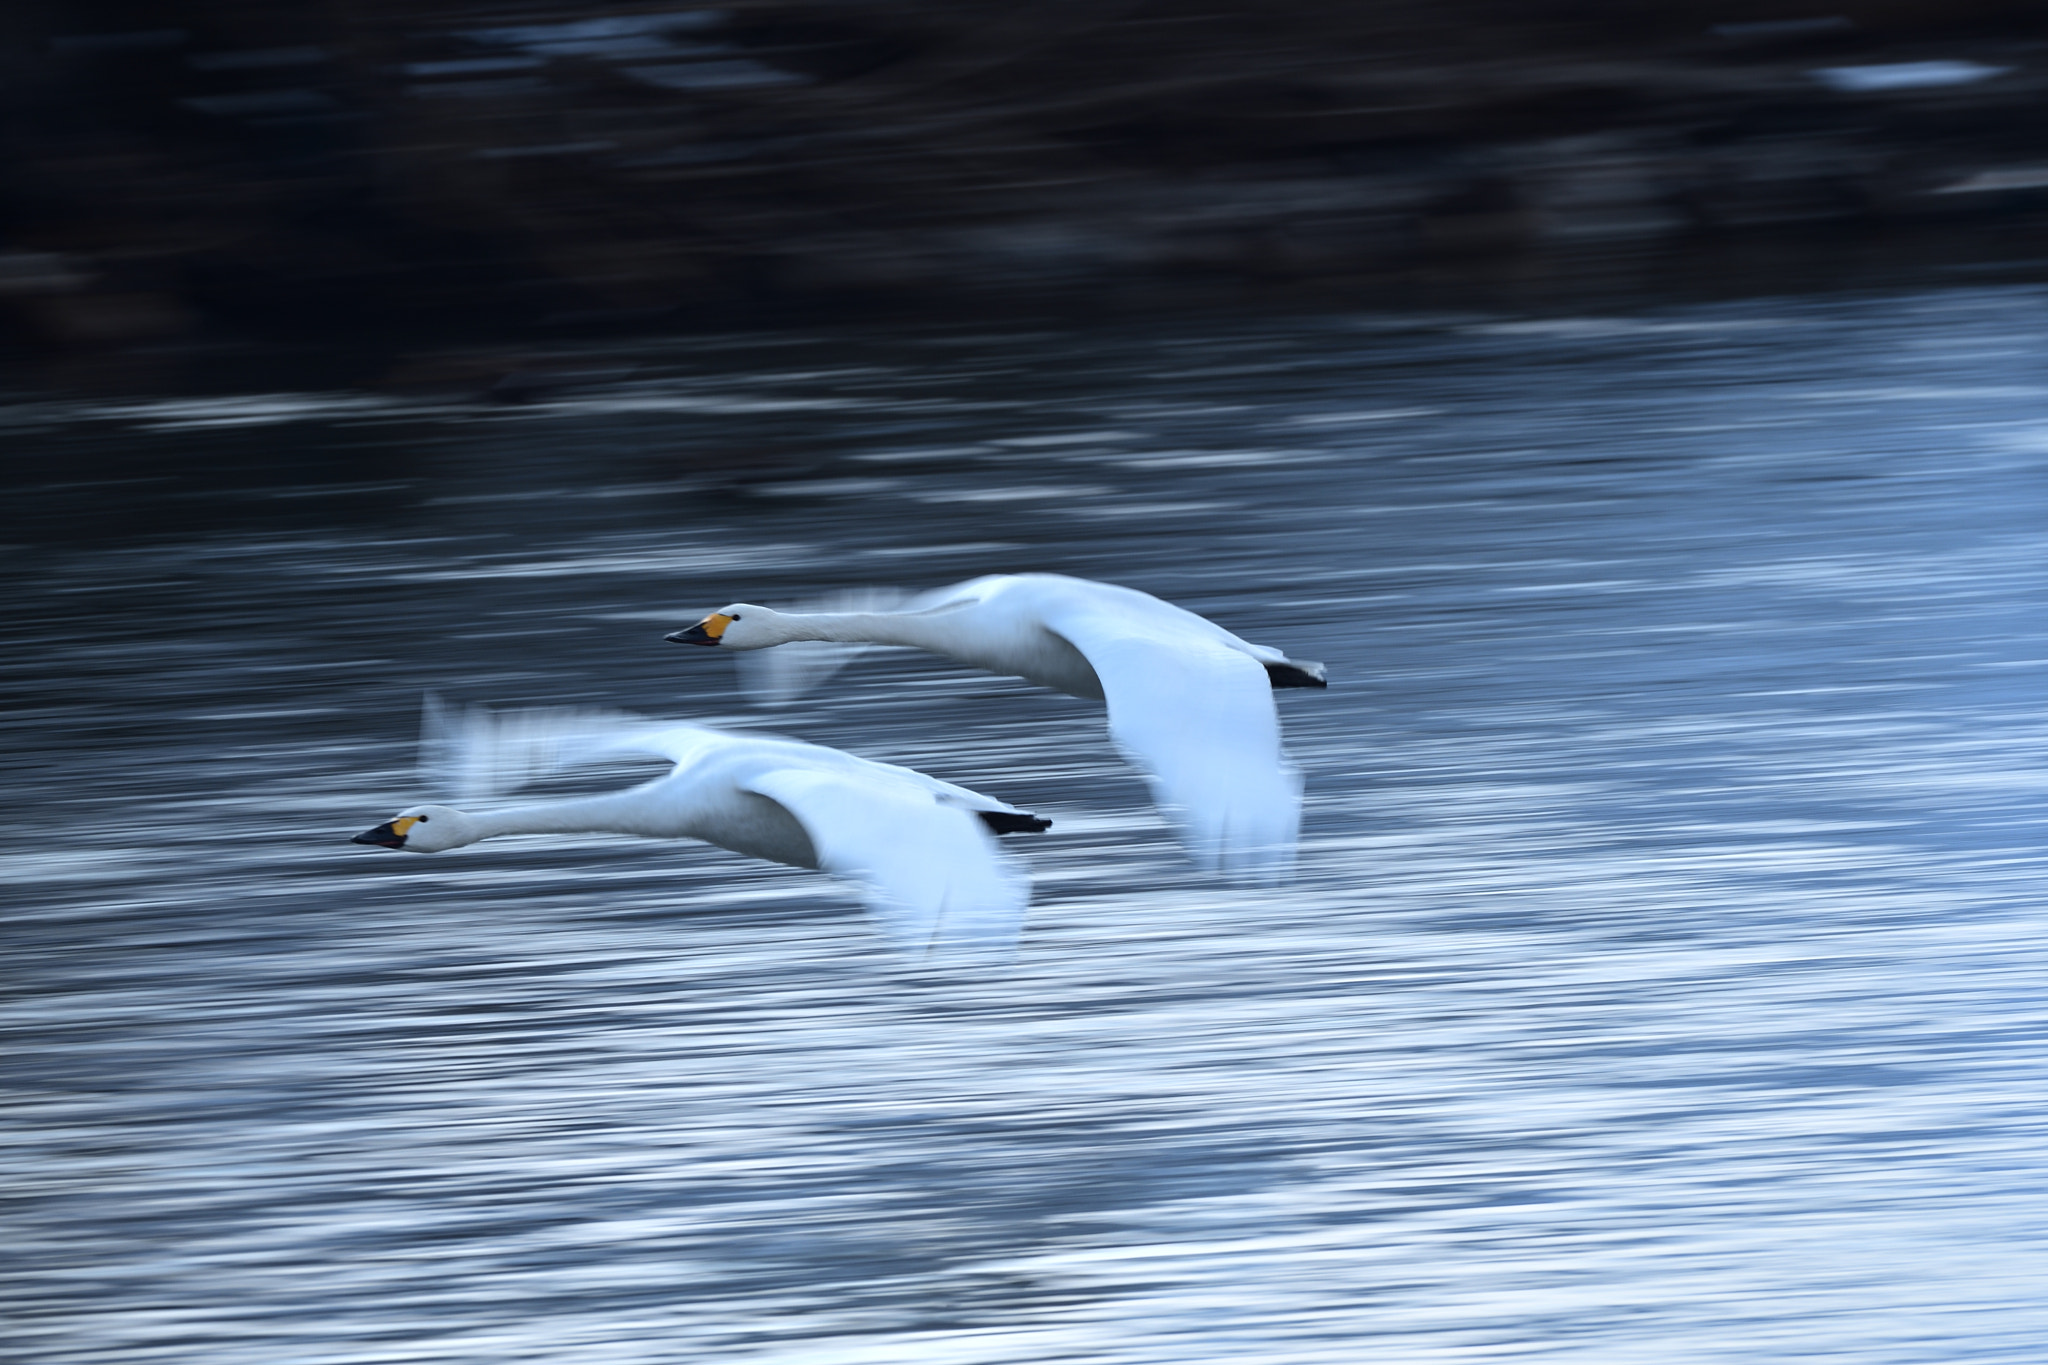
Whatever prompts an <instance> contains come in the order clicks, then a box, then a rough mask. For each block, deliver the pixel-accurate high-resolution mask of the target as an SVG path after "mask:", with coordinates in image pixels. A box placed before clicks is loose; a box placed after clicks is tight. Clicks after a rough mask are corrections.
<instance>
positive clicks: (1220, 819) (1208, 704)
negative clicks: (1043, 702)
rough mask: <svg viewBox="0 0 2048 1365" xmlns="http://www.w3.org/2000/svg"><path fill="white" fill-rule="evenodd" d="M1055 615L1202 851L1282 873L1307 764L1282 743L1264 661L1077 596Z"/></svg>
mask: <svg viewBox="0 0 2048 1365" xmlns="http://www.w3.org/2000/svg"><path fill="white" fill-rule="evenodd" d="M1046 626H1047V628H1048V629H1050V630H1052V631H1053V632H1054V633H1056V634H1058V635H1060V636H1062V637H1064V638H1065V639H1066V640H1067V642H1068V643H1070V644H1072V645H1073V646H1074V648H1076V649H1078V650H1080V651H1081V653H1082V654H1084V655H1086V656H1087V659H1088V662H1089V664H1090V665H1091V666H1093V668H1094V669H1095V673H1096V676H1097V677H1098V678H1100V679H1101V680H1102V691H1103V696H1104V699H1105V700H1106V701H1107V702H1108V703H1109V732H1110V736H1111V737H1112V738H1113V739H1114V740H1115V741H1116V744H1117V747H1118V748H1120V749H1121V750H1123V752H1124V755H1125V756H1126V757H1127V758H1129V759H1130V761H1131V762H1132V763H1133V764H1134V765H1136V766H1137V767H1138V768H1140V769H1142V770H1143V771H1144V773H1145V774H1146V776H1147V778H1148V779H1149V780H1150V782H1151V784H1152V790H1153V794H1154V796H1155V797H1156V798H1157V800H1158V802H1159V805H1160V807H1161V808H1162V809H1163V810H1164V811H1165V812H1166V814H1167V816H1168V818H1169V819H1171V820H1172V821H1173V822H1174V823H1175V825H1176V826H1177V827H1178V829H1179V832H1180V835H1181V839H1182V842H1183V843H1184V844H1185V845H1186V846H1187V849H1188V851H1189V853H1190V854H1191V855H1193V857H1194V859H1195V861H1196V862H1197V863H1198V864H1200V865H1201V866H1203V867H1205V868H1217V867H1220V868H1222V870H1224V871H1226V872H1230V873H1234V874H1238V875H1243V876H1248V877H1251V878H1253V879H1255V880H1274V879H1277V878H1279V877H1282V876H1285V875H1286V873H1287V872H1288V871H1289V870H1290V869H1291V868H1292V866H1293V863H1294V845H1295V839H1296V837H1297V835H1298V833H1299V830H1300V826H1301V773H1300V771H1299V770H1298V769H1297V768H1295V766H1294V765H1293V764H1292V763H1291V762H1289V761H1288V758H1287V755H1286V753H1285V752H1284V751H1283V750H1282V748H1281V746H1280V718H1279V715H1278V714H1277V713H1276V711H1275V709H1274V706H1273V692H1272V686H1271V684H1270V683H1269V682H1268V680H1267V677H1266V669H1265V666H1264V665H1263V664H1262V663H1261V662H1260V661H1259V660H1258V659H1256V658H1254V657H1252V656H1251V655H1249V654H1246V653H1244V652H1243V651H1241V650H1239V649H1236V648H1233V647H1232V646H1231V645H1230V644H1227V643H1225V642H1224V641H1222V640H1219V639H1216V638H1214V637H1213V636H1211V635H1209V634H1207V633H1206V632H1196V631H1188V630H1183V629H1179V628H1177V623H1176V622H1173V621H1171V620H1161V619H1157V618H1155V617H1152V616H1148V615H1144V614H1138V613H1123V612H1108V611H1101V610H1090V609H1088V608H1086V607H1085V606H1083V607H1077V608H1072V609H1068V610H1065V611H1061V610H1058V609H1055V610H1054V611H1052V612H1050V613H1048V617H1047V620H1046Z"/></svg>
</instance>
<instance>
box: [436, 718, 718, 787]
mask: <svg viewBox="0 0 2048 1365" xmlns="http://www.w3.org/2000/svg"><path fill="white" fill-rule="evenodd" d="M705 733H706V732H704V731H702V730H700V729H698V728H697V727H695V726H686V725H685V726H673V725H672V726H662V725H658V724H655V723H653V722H650V721H648V720H647V719H646V718H645V717H643V716H636V715H634V714H632V713H631V712H628V711H605V710H597V709H588V708H580V707H572V706H544V707H532V708H527V709H522V710H515V711H493V710H491V709H490V708H489V707H487V706H468V707H464V708H462V709H461V710H457V709H455V708H454V707H451V706H448V705H446V704H444V703H443V702H442V701H441V699H440V698H439V697H436V696H435V695H434V694H433V693H431V692H430V693H428V694H427V698H426V704H425V707H424V710H423V712H422V714H421V717H420V775H421V777H422V778H423V779H424V780H425V782H426V784H427V785H428V786H429V787H430V788H431V789H433V790H435V791H437V792H440V793H442V794H443V795H445V796H446V797H447V798H448V799H450V800H453V801H457V802H474V801H487V800H489V799H491V798H492V797H495V796H500V795H503V794H504V793H506V792H510V791H516V790H518V789H519V788H520V787H523V786H526V785H527V784H529V783H532V782H536V781H539V780H540V779H541V778H544V777H547V776H549V775H551V774H554V773H558V772H561V771H562V770H564V769H566V768H571V767H575V766H578V765H580V764H586V763H598V762H603V761H604V760H606V759H616V758H622V757H625V756H628V755H632V754H646V755H651V756H654V757H659V758H667V759H670V760H671V761H674V762H681V761H682V760H683V759H684V757H686V756H687V753H688V751H689V748H690V747H691V746H690V740H691V739H692V738H695V737H698V736H701V735H703V734H705Z"/></svg>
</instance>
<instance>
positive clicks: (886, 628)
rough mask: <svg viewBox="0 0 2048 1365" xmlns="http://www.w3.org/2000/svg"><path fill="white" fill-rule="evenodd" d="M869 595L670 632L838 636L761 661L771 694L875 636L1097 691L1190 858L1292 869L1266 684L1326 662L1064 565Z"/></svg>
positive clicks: (769, 641) (1316, 675)
mask: <svg viewBox="0 0 2048 1365" xmlns="http://www.w3.org/2000/svg"><path fill="white" fill-rule="evenodd" d="M868 605H869V606H870V609H868V610H855V611H829V612H804V613H796V612H778V611H772V610H770V609H769V608H767V607H760V606H755V605H753V604H751V603H746V602H741V603H736V604H735V605H733V606H729V607H726V608H724V609H723V610H721V611H717V612H713V613H712V614H711V615H710V616H707V617H705V618H704V619H703V620H702V621H699V622H698V623H697V624H696V625H694V626H691V627H689V628H688V629H686V630H679V631H676V632H674V633H673V634H671V635H669V636H667V637H666V638H668V639H669V640H672V641H674V642H676V643H677V644H691V645H716V646H719V647H721V648H725V649H734V650H756V649H767V648H769V647H771V646H774V645H782V644H787V643H790V642H793V641H832V642H836V643H837V644H838V645H839V646H840V648H838V649H836V650H835V649H833V648H832V647H830V646H817V645H806V646H799V647H798V650H799V651H801V650H809V651H811V654H810V655H809V656H808V657H805V656H801V655H800V656H799V660H793V661H792V665H791V667H789V668H787V669H785V670H782V671H781V672H780V673H776V672H769V671H767V670H764V671H763V677H764V682H765V686H764V688H763V689H762V690H764V691H766V692H767V693H769V694H770V695H771V697H779V698H781V699H787V698H788V697H790V696H792V695H794V694H796V693H797V692H799V691H801V690H802V688H803V687H804V686H806V685H809V684H814V683H815V682H816V681H818V680H820V678H822V676H824V675H826V674H829V673H830V672H831V671H832V669H834V668H835V667H836V666H837V664H838V663H839V662H840V661H841V660H842V659H843V658H844V657H845V655H846V654H847V653H848V652H850V651H849V650H848V649H847V648H845V647H846V646H855V647H857V646H860V645H867V644H883V645H908V646H910V647H911V648H914V649H924V650H929V651H931V652H932V653H934V654H943V655H945V656H946V657H948V658H951V659H956V660H958V661H959V662H961V663H964V664H968V665H971V666H973V667H975V668H982V669H987V670H988V671H989V672H991V673H1005V674H1012V675H1015V676H1017V677H1021V678H1025V679H1028V680H1029V681H1031V682H1035V683H1040V684H1042V685H1044V686H1046V687H1050V688H1053V689H1054V690H1056V691H1060V692H1066V693H1070V694H1071V695H1073V696H1076V697H1084V698H1087V699H1089V700H1091V701H1107V702H1108V704H1109V730H1110V735H1111V737H1112V738H1114V739H1115V741H1116V743H1117V746H1118V748H1120V749H1121V750H1122V751H1123V753H1124V756H1125V757H1126V758H1128V759H1129V760H1130V761H1131V762H1132V764H1134V765H1135V766H1136V767H1138V768H1139V769H1141V770H1142V771H1143V772H1144V773H1145V774H1146V776H1147V778H1148V779H1149V780H1150V782H1151V785H1152V791H1153V796H1154V797H1155V799H1156V800H1157V801H1158V804H1159V805H1160V807H1161V808H1162V809H1163V810H1164V812H1165V813H1166V815H1167V816H1168V818H1169V819H1170V820H1172V821H1173V822H1174V824H1175V825H1176V827H1177V829H1178V832H1179V834H1180V836H1181V842H1182V843H1183V845H1185V846H1186V848H1187V850H1188V852H1189V853H1190V854H1191V855H1192V856H1193V857H1194V859H1195V861H1196V862H1197V863H1198V864H1200V865H1201V866H1203V867H1204V868H1216V867H1218V866H1220V867H1222V868H1223V869H1224V870H1225V871H1227V872H1233V873H1238V874H1242V875H1249V876H1251V877H1254V878H1261V879H1270V878H1272V877H1275V876H1277V875H1280V874H1282V873H1284V872H1285V871H1286V870H1287V869H1288V868H1289V867H1290V866H1291V864H1292V862H1293V859H1294V844H1295V839H1296V836H1297V833H1298V830H1299V828H1300V824H1301V776H1300V773H1299V772H1298V771H1297V770H1296V768H1295V767H1294V765H1293V764H1292V763H1290V762H1289V761H1288V759H1287V755H1286V754H1285V753H1284V752H1283V751H1282V749H1281V747H1280V719H1279V716H1278V714H1277V713H1276V712H1275V709H1274V706H1273V696H1272V693H1273V689H1275V688H1280V687H1324V686H1327V682H1326V679H1325V676H1324V671H1323V666H1322V665H1321V664H1318V663H1307V662H1302V661H1299V660H1294V659H1289V658H1288V657H1287V656H1286V655H1284V654H1282V653H1280V652H1279V651H1278V650H1275V649H1268V648H1266V647H1264V646H1263V645H1254V644H1249V643H1247V642H1246V641H1243V640H1240V639H1238V638H1237V637H1236V636H1235V635H1232V634H1231V633H1230V632H1229V631H1227V630H1225V629H1223V628H1222V627H1221V626H1218V625H1216V624H1215V623H1214V622H1211V621H1207V620H1204V619H1203V618H1202V617H1200V616H1197V615H1195V614H1194V613H1193V612H1191V611H1184V610H1182V609H1181V608H1179V607H1176V606H1174V605H1173V604H1172V603H1170V602H1162V601H1160V600H1159V599H1158V598H1156V597H1153V596H1152V595H1150V594H1149V593H1143V592H1139V591H1137V590H1135V589H1133V588H1122V587H1117V586H1115V585H1114V584H1110V583H1096V582H1092V581H1090V580H1088V579H1085V578H1068V577H1066V576H1065V575H1062V574H998V575H993V576H990V577H987V578H976V579H973V580H971V581H969V582H966V583H960V584H956V585H954V586H953V587H950V588H940V589H937V590H936V591H933V592H928V593H925V594H923V595H921V596H918V597H912V598H908V599H907V600H904V599H899V600H898V601H897V602H896V603H895V604H894V606H893V608H892V609H879V610H878V609H873V607H874V606H875V605H876V604H873V603H870V604H868ZM787 652H792V653H794V652H796V651H787ZM764 662H766V661H765V660H764Z"/></svg>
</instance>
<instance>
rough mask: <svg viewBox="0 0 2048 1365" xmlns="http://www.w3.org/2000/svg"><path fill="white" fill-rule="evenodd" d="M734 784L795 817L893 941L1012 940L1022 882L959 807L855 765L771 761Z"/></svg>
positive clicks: (1001, 944)
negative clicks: (829, 767) (841, 768)
mask: <svg viewBox="0 0 2048 1365" xmlns="http://www.w3.org/2000/svg"><path fill="white" fill-rule="evenodd" d="M855 761H856V762H859V760H855ZM861 766H862V767H863V768H880V767H881V765H879V764H865V763H863V764H862V765H861ZM883 771H885V772H886V771H887V770H883ZM744 785H745V786H746V788H747V789H748V790H750V791H754V792H757V793H759V794H760V795H762V796H766V797H768V798H769V799H771V800H773V801H777V802H779V803H781V805H782V806H783V807H784V808H785V809H787V810H788V811H789V812H790V813H791V814H792V815H794V816H795V817H796V818H797V820H798V821H799V822H801V823H802V825H803V827H804V832H805V833H807V834H809V835H810V837H811V843H812V846H813V847H815V848H816V849H817V852H818V861H819V865H820V866H821V867H822V868H823V869H824V870H825V871H827V872H832V873H835V874H837V875H839V876H842V877H847V878H849V879H851V880H853V881H855V882H858V883H859V884H860V886H861V888H862V890H863V892H864V897H863V898H864V900H865V902H866V904H867V908H868V913H869V914H870V915H872V916H873V917H874V920H875V923H876V925H877V926H878V927H879V928H880V930H881V931H882V934H883V936H884V937H885V938H887V939H888V940H889V941H890V942H891V943H892V944H894V945H895V946H896V947H898V948H899V949H902V950H904V951H906V952H909V953H912V954H915V955H920V956H922V955H926V954H929V953H931V952H933V951H935V950H940V951H943V950H949V949H950V950H960V949H966V950H969V951H972V952H976V953H990V952H994V953H1007V952H1008V951H1009V950H1010V948H1011V947H1012V946H1013V945H1014V944H1015V942H1016V939H1017V935H1018V934H1019V932H1021V930H1022V927H1023V923H1024V907H1025V905H1026V904H1027V903H1028V901H1029V900H1030V896H1031V886H1030V881H1029V879H1028V878H1027V877H1025V876H1024V874H1023V873H1022V872H1020V871H1019V870H1018V869H1017V868H1016V867H1015V866H1014V865H1013V864H1011V862H1010V861H1009V859H1008V858H1007V857H1005V856H1004V855H1003V854H1002V853H1001V852H999V851H998V850H997V848H996V843H995V839H994V838H993V837H992V836H991V835H990V834H989V832H988V830H987V828H986V827H984V826H983V824H982V823H981V821H980V820H978V819H976V818H975V817H974V816H973V815H971V814H969V813H968V812H967V811H965V810H962V809H960V808H958V807H957V806H952V805H942V804H940V802H939V801H938V800H937V799H936V798H935V795H934V794H933V793H932V792H930V791H928V790H924V789H922V788H920V787H919V786H917V785H915V784H912V783H907V782H898V781H895V780H893V779H891V778H884V779H882V780H877V777H876V776H875V775H871V774H869V773H867V772H862V771H859V770H855V771H849V772H832V771H821V770H819V769H815V768H810V767H777V768H771V769H769V770H767V771H765V772H761V773H757V774H755V775H753V776H752V777H750V778H748V779H747V781H746V782H745V783H744ZM941 785H943V784H941Z"/></svg>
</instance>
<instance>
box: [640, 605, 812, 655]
mask: <svg viewBox="0 0 2048 1365" xmlns="http://www.w3.org/2000/svg"><path fill="white" fill-rule="evenodd" d="M662 638H663V639H665V640H667V641H669V642H670V643H672V644H678V645H717V646H719V647H720V648H722V649H766V648H768V647H769V646H770V645H779V644H783V643H785V642H787V641H789V640H792V639H794V638H796V637H795V636H794V635H793V634H792V633H791V632H790V630H789V618H788V617H786V616H784V615H783V614H782V613H781V612H779V611H771V610H770V609H768V608H767V607H757V606H755V605H753V604H752V603H751V602H735V603H733V604H732V605H731V606H729V607H721V608H719V609H718V610H717V611H714V612H712V613H711V614H710V615H709V616H707V617H705V618H704V619H703V620H701V621H699V622H698V623H697V624H696V625H694V626H691V627H690V628H689V629H688V630H678V631H674V632H672V633H670V634H668V635H665V636H663V637H662Z"/></svg>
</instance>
